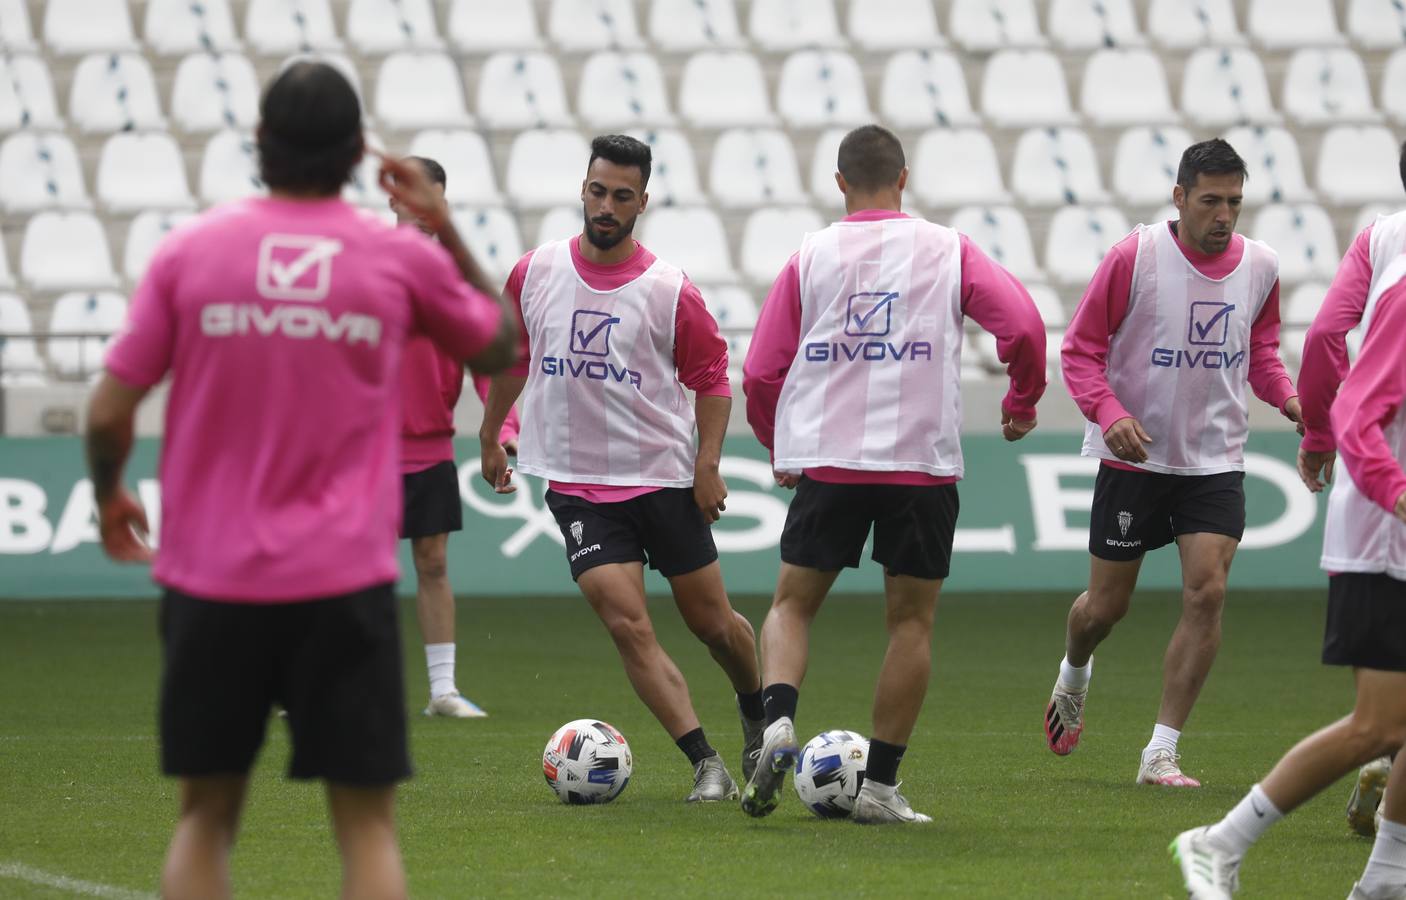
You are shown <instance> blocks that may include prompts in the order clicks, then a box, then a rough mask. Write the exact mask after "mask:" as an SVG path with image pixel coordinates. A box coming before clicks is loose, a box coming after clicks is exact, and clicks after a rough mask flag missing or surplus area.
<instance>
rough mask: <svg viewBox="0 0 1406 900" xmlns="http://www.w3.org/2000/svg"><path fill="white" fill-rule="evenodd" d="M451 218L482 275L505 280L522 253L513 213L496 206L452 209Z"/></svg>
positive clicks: (520, 240)
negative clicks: (483, 273)
mask: <svg viewBox="0 0 1406 900" xmlns="http://www.w3.org/2000/svg"><path fill="white" fill-rule="evenodd" d="M453 216H454V227H455V228H456V229H458V231H459V235H460V236H461V237H462V238H463V239H464V244H465V245H466V246H467V247H468V248H469V252H470V253H472V254H473V255H474V259H475V260H477V261H478V263H479V265H481V266H483V269H484V272H485V273H486V274H488V275H489V277H491V278H493V279H495V280H498V279H503V278H506V277H507V275H508V273H509V272H510V271H512V268H513V266H514V265H516V264H517V261H518V260H519V259H521V258H522V254H523V250H522V238H521V237H520V236H519V235H518V230H517V219H515V218H513V214H512V213H510V212H508V211H507V210H506V209H502V208H498V207H484V208H478V209H475V208H469V207H455V208H454V210H453Z"/></svg>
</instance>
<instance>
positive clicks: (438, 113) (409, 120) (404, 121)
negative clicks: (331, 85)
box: [376, 52, 473, 131]
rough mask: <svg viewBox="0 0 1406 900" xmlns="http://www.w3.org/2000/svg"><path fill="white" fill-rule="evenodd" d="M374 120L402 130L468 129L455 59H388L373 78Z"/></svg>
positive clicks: (437, 55) (428, 55) (417, 56)
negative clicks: (430, 87) (374, 97)
mask: <svg viewBox="0 0 1406 900" xmlns="http://www.w3.org/2000/svg"><path fill="white" fill-rule="evenodd" d="M431 85H432V86H433V88H434V89H433V90H427V88H428V87H429V86H431ZM376 118H377V119H378V120H380V121H381V122H383V123H384V124H385V125H386V127H388V128H392V129H397V130H401V131H410V130H414V129H417V128H466V127H469V126H471V125H472V124H473V117H472V116H470V115H469V112H468V110H467V109H465V108H464V90H463V85H462V84H461V83H460V81H459V69H458V67H457V66H455V65H454V60H452V59H450V58H449V55H448V54H447V53H411V52H399V53H392V54H390V55H389V56H387V57H386V58H385V60H384V61H382V63H381V71H380V73H379V74H378V75H377V76H376Z"/></svg>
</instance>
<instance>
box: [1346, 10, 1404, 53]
mask: <svg viewBox="0 0 1406 900" xmlns="http://www.w3.org/2000/svg"><path fill="white" fill-rule="evenodd" d="M1347 33H1348V34H1349V35H1351V36H1352V40H1353V42H1354V43H1356V44H1357V45H1358V46H1359V47H1362V48H1364V49H1367V50H1386V49H1390V48H1392V47H1400V46H1401V45H1402V44H1406V3H1402V2H1400V0H1348V5H1347Z"/></svg>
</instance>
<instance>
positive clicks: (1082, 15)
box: [1048, 0, 1145, 50]
mask: <svg viewBox="0 0 1406 900" xmlns="http://www.w3.org/2000/svg"><path fill="white" fill-rule="evenodd" d="M1048 21H1049V25H1050V37H1051V38H1052V39H1053V40H1054V42H1055V43H1056V44H1057V45H1059V46H1060V47H1063V48H1064V49H1066V50H1096V49H1098V48H1100V47H1139V46H1142V44H1144V43H1145V41H1144V40H1143V37H1142V34H1141V33H1139V32H1138V27H1137V17H1136V16H1135V15H1134V14H1133V4H1132V0H1053V2H1052V3H1051V4H1050V13H1049V19H1048Z"/></svg>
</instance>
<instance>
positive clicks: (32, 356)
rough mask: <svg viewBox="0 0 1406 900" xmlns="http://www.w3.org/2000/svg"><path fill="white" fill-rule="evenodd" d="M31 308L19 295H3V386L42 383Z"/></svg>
mask: <svg viewBox="0 0 1406 900" xmlns="http://www.w3.org/2000/svg"><path fill="white" fill-rule="evenodd" d="M32 334H34V325H33V323H32V322H31V321H30V319H29V310H28V309H27V308H26V307H25V305H24V301H23V300H21V299H20V298H19V296H18V295H16V294H0V386H3V387H9V386H11V385H21V384H36V383H40V384H42V383H43V374H44V361H43V360H42V359H40V358H39V350H38V348H37V347H36V346H35V343H34V338H32V337H31V336H30V335H32Z"/></svg>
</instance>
